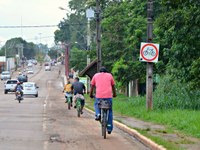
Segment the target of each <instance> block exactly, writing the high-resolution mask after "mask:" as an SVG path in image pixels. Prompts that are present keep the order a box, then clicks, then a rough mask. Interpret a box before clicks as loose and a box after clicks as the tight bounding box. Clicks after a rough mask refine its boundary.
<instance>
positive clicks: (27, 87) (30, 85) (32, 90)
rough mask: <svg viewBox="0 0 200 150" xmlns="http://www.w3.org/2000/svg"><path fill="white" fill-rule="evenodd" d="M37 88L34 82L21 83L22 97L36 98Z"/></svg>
mask: <svg viewBox="0 0 200 150" xmlns="http://www.w3.org/2000/svg"><path fill="white" fill-rule="evenodd" d="M38 88H39V87H38V86H37V85H36V83H35V82H25V83H23V93H24V95H34V96H35V97H38Z"/></svg>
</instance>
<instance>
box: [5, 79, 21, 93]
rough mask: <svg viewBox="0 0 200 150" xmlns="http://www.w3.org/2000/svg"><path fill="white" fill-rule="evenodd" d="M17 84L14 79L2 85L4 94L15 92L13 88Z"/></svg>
mask: <svg viewBox="0 0 200 150" xmlns="http://www.w3.org/2000/svg"><path fill="white" fill-rule="evenodd" d="M17 82H19V81H18V80H16V79H9V80H7V81H6V82H5V83H4V94H7V93H8V92H15V87H16V85H17Z"/></svg>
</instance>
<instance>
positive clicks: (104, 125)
mask: <svg viewBox="0 0 200 150" xmlns="http://www.w3.org/2000/svg"><path fill="white" fill-rule="evenodd" d="M106 126H107V110H103V116H102V123H101V128H102V136H103V137H104V139H106Z"/></svg>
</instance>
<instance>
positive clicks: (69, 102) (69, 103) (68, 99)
mask: <svg viewBox="0 0 200 150" xmlns="http://www.w3.org/2000/svg"><path fill="white" fill-rule="evenodd" d="M67 103H68V109H71V100H70V98H69V97H68V98H67Z"/></svg>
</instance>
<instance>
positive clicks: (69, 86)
mask: <svg viewBox="0 0 200 150" xmlns="http://www.w3.org/2000/svg"><path fill="white" fill-rule="evenodd" d="M63 92H65V98H66V101H65V103H67V98H68V97H69V98H70V100H71V106H72V103H73V101H72V84H71V83H70V81H69V79H68V81H67V84H65V86H64V89H63Z"/></svg>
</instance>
